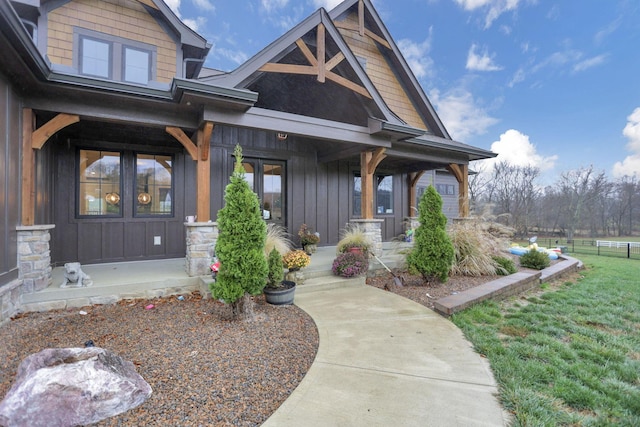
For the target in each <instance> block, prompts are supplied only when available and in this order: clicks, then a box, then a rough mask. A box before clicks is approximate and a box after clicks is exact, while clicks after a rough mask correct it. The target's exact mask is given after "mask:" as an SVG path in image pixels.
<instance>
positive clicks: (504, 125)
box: [165, 0, 640, 185]
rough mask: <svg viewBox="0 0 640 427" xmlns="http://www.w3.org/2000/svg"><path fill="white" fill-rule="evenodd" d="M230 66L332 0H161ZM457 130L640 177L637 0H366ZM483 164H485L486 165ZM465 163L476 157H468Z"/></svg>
mask: <svg viewBox="0 0 640 427" xmlns="http://www.w3.org/2000/svg"><path fill="white" fill-rule="evenodd" d="M165 1H166V3H167V4H168V5H169V6H170V7H171V8H172V10H173V11H174V12H175V13H176V15H178V17H180V18H181V19H182V20H183V21H184V22H185V23H186V24H187V25H189V26H190V27H191V28H193V29H194V30H196V31H197V32H198V33H199V34H200V35H202V36H203V37H205V38H206V39H207V40H208V41H209V42H210V43H211V44H212V48H211V52H210V53H209V56H208V59H207V62H206V64H205V65H206V66H207V67H211V68H216V69H219V70H223V71H232V70H233V69H235V68H237V67H238V66H239V65H240V64H242V63H243V62H245V61H247V60H248V59H250V58H251V57H252V56H253V55H255V54H256V53H258V52H259V51H260V50H261V49H263V48H265V47H266V46H267V45H269V44H270V43H271V42H273V41H274V40H276V39H277V38H278V37H280V36H281V35H283V34H284V33H285V32H286V31H287V30H289V29H291V28H292V27H293V26H295V25H296V24H298V23H299V22H301V21H302V20H304V19H305V18H306V17H308V16H309V15H311V14H312V13H313V12H314V11H316V10H317V9H318V8H320V7H324V8H325V9H326V10H331V9H332V8H334V7H335V6H336V5H338V4H339V3H340V0H297V1H294V0H235V1H231V0H165ZM373 4H374V7H375V8H376V10H377V11H378V14H379V15H380V17H381V19H382V21H383V22H384V24H385V25H386V27H387V30H388V31H389V33H390V34H391V36H392V37H393V39H394V40H395V42H396V44H397V45H398V47H399V48H400V50H401V52H402V53H403V55H404V57H405V59H406V60H407V62H408V64H409V65H410V67H411V69H412V71H413V73H414V74H415V75H416V77H417V79H418V81H419V82H420V84H421V86H422V88H423V90H424V92H425V93H426V95H427V97H428V98H429V100H430V101H431V103H432V104H433V105H434V107H435V109H436V111H437V113H438V115H439V117H440V119H441V120H442V122H443V123H444V126H445V127H446V128H447V130H448V131H449V133H450V135H451V136H452V138H453V139H455V140H457V141H460V142H463V143H466V144H470V145H473V146H476V147H480V148H483V149H487V150H492V151H493V152H495V153H497V154H498V156H497V158H496V160H495V161H507V162H509V163H511V164H514V165H519V166H527V165H531V166H535V167H538V168H539V169H540V171H541V181H542V183H543V184H545V185H546V184H553V183H554V182H555V181H556V180H557V179H558V177H559V176H560V174H561V173H564V172H568V171H570V170H574V169H578V168H583V167H589V166H593V167H594V169H595V170H597V171H604V172H605V173H606V175H607V176H608V177H609V178H610V179H612V180H616V179H619V178H622V177H624V176H625V175H626V176H628V177H631V176H633V175H636V176H637V178H638V179H640V49H639V48H638V47H639V46H640V2H639V1H638V0H555V1H554V0H374V1H373ZM487 166H490V165H485V167H487ZM472 167H473V165H472Z"/></svg>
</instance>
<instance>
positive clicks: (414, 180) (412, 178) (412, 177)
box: [409, 171, 426, 188]
mask: <svg viewBox="0 0 640 427" xmlns="http://www.w3.org/2000/svg"><path fill="white" fill-rule="evenodd" d="M425 172H426V171H420V172H414V173H411V174H409V185H410V186H411V188H415V187H416V185H418V180H419V179H420V178H422V175H424V173H425Z"/></svg>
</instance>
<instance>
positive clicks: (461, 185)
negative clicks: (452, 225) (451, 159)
mask: <svg viewBox="0 0 640 427" xmlns="http://www.w3.org/2000/svg"><path fill="white" fill-rule="evenodd" d="M447 170H448V171H449V172H451V174H452V175H453V176H455V177H456V180H457V181H458V214H459V215H460V216H461V217H462V218H466V217H468V216H469V165H458V164H455V163H451V164H449V165H447Z"/></svg>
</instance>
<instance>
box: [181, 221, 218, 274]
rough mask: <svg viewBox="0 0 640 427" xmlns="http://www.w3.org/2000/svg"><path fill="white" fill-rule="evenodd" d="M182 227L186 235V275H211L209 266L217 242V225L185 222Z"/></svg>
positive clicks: (215, 223)
mask: <svg viewBox="0 0 640 427" xmlns="http://www.w3.org/2000/svg"><path fill="white" fill-rule="evenodd" d="M184 226H185V228H186V234H187V253H186V270H187V275H189V276H190V277H195V276H207V275H211V270H210V265H211V261H212V259H213V255H214V252H215V248H216V242H217V241H218V223H217V222H185V223H184Z"/></svg>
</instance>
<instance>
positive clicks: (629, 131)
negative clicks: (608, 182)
mask: <svg viewBox="0 0 640 427" xmlns="http://www.w3.org/2000/svg"><path fill="white" fill-rule="evenodd" d="M622 134H623V135H624V136H625V137H626V138H627V139H628V140H629V142H628V143H627V150H629V151H630V152H631V154H630V155H629V156H627V157H626V158H625V159H624V160H623V161H621V162H616V164H614V165H613V176H614V177H616V178H621V177H623V176H625V175H628V176H633V175H636V176H639V177H640V107H638V108H636V109H635V110H633V113H631V115H629V116H628V117H627V125H626V126H625V127H624V129H623V130H622Z"/></svg>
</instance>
